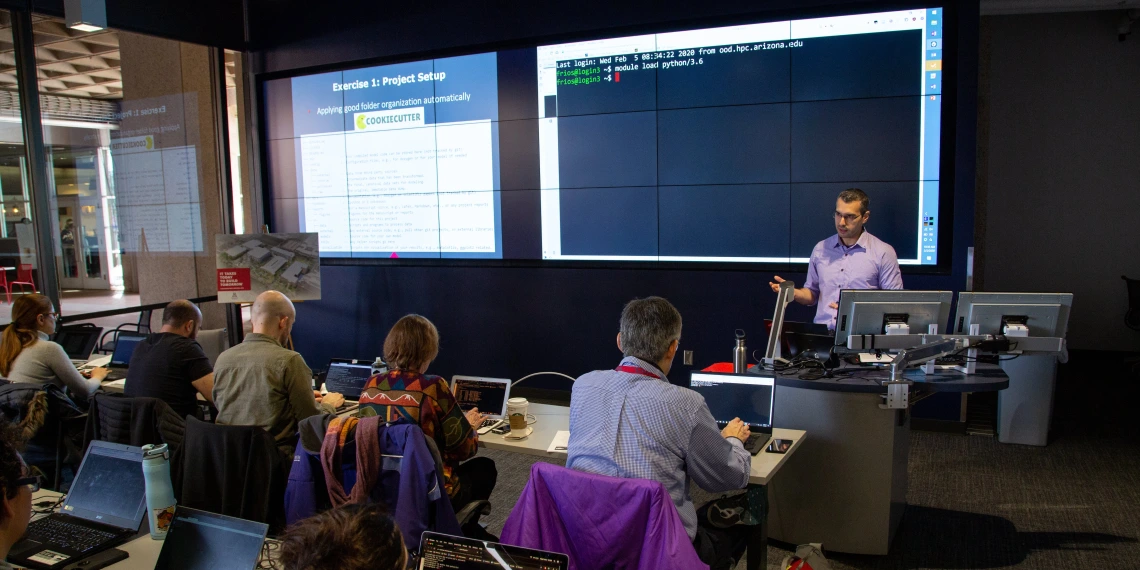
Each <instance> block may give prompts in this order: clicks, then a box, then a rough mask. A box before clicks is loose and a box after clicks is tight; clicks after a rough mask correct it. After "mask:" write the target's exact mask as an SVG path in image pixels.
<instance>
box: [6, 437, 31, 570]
mask: <svg viewBox="0 0 1140 570" xmlns="http://www.w3.org/2000/svg"><path fill="white" fill-rule="evenodd" d="M0 422H2V423H3V425H2V426H0V489H3V490H4V492H3V503H4V504H3V507H2V508H0V570H11V568H12V566H11V565H9V564H8V562H7V561H6V559H7V557H8V551H9V550H10V549H11V548H12V545H13V544H16V543H17V542H19V541H20V539H21V538H23V536H24V531H25V530H27V528H28V521H30V520H31V518H32V493H35V492H36V491H38V490H40V478H39V477H34V476H29V475H28V466H27V465H25V464H24V459H23V458H22V457H20V452H18V451H16V441H17V438H16V428H15V426H14V425H12V424H10V423H8V422H6V421H3V420H0Z"/></svg>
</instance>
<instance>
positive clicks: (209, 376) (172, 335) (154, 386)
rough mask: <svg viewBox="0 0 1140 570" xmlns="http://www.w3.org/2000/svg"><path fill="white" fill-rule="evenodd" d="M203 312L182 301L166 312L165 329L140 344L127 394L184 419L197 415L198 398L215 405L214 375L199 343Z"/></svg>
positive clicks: (163, 315)
mask: <svg viewBox="0 0 1140 570" xmlns="http://www.w3.org/2000/svg"><path fill="white" fill-rule="evenodd" d="M201 327H202V311H199V310H198V307H197V306H195V305H194V303H191V302H190V301H187V300H185V299H179V300H177V301H174V302H172V303H170V304H169V305H167V306H166V308H165V309H163V311H162V328H161V329H159V331H158V332H157V333H155V334H152V335H149V336H148V337H147V338H146V339H144V340H142V341H141V342H139V344H138V346H137V347H136V348H135V352H134V354H133V355H132V356H131V363H130V366H129V367H128V368H127V380H126V385H125V386H123V392H124V393H125V394H126V395H127V396H129V397H131V398H137V397H146V398H158V399H159V400H162V401H164V402H166V403H167V404H168V405H170V407H171V408H172V409H173V410H174V411H175V412H177V413H178V415H180V416H183V417H185V416H187V415H195V412H196V411H197V408H198V401H197V395H198V394H202V396H203V397H205V398H206V399H207V400H210V401H213V395H212V393H213V391H214V371H213V368H212V367H211V366H210V359H209V358H207V357H206V353H205V352H204V351H203V350H202V345H200V344H198V341H197V340H195V339H197V338H198V329H199V328H201Z"/></svg>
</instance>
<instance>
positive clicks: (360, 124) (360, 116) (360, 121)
mask: <svg viewBox="0 0 1140 570" xmlns="http://www.w3.org/2000/svg"><path fill="white" fill-rule="evenodd" d="M367 128H368V127H367V126H365V124H364V113H357V114H356V130H358V131H363V130H364V129H367Z"/></svg>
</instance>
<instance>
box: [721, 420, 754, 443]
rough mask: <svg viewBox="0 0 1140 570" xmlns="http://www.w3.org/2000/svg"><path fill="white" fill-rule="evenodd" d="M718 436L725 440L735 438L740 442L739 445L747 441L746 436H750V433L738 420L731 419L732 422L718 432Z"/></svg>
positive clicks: (742, 422)
mask: <svg viewBox="0 0 1140 570" xmlns="http://www.w3.org/2000/svg"><path fill="white" fill-rule="evenodd" d="M720 435H722V436H724V438H725V439H728V438H730V437H735V438H736V439H739V440H740V443H744V442H745V441H748V436H750V435H752V431H751V430H749V429H748V424H746V423H744V421H743V420H741V419H740V418H732V421H731V422H728V425H727V426H725V428H724V429H722V430H720Z"/></svg>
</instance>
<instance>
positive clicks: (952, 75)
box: [253, 2, 960, 275]
mask: <svg viewBox="0 0 1140 570" xmlns="http://www.w3.org/2000/svg"><path fill="white" fill-rule="evenodd" d="M935 7H936V8H939V9H940V10H942V11H943V25H942V29H943V34H942V35H943V37H944V38H954V39H955V46H954V49H950V50H944V51H943V60H942V78H943V79H942V84H943V85H944V86H946V85H949V86H951V89H944V90H943V93H942V116H941V121H940V129H941V130H940V135H941V137H940V143H939V144H940V148H939V152H940V155H941V156H940V158H939V188H938V215H939V218H941V221H940V222H939V223H938V233H937V240H938V247H937V251H938V262H937V264H934V265H902V266H900V268H901V270H902V272H903V273H904V274H908V275H950V274H951V273H952V268H953V260H952V259H951V257H952V254H953V241H954V197H955V194H956V192H955V186H956V172H955V169H956V160H955V157H956V146H957V144H956V143H957V117H958V97H957V89H958V87H959V85H958V50H959V49H960V46H958V45H957V39H958V37H959V19H958V10H957V7H956V6H955V5H954V3H952V2H925V3H897V4H895V3H885V4H883V5H878V6H873V7H872V6H868V5H865V4H860V5H856V6H849V7H832V8H830V9H827V8H796V9H788V10H766V11H755V12H748V13H742V14H736V15H733V16H727V17H715V18H695V19H689V20H681V21H674V22H671V23H660V24H652V25H636V26H622V27H610V28H599V29H597V30H591V31H588V32H581V33H572V34H557V35H542V36H535V37H531V38H527V39H526V40H518V41H507V42H491V43H483V44H472V45H467V46H462V47H458V48H447V49H441V50H428V51H419V52H409V53H404V54H399V55H396V56H390V57H377V58H364V59H360V60H352V61H344V62H338V63H335V64H328V65H318V66H310V67H304V68H298V69H290V70H287V71H279V72H268V73H259V74H255V75H254V78H253V80H254V101H255V105H256V116H257V117H258V125H257V135H256V136H257V137H258V141H257V142H258V146H259V148H264V146H265V143H266V142H267V141H268V140H269V139H268V137H267V128H268V126H267V116H266V115H267V114H266V108H265V104H264V103H265V102H264V98H265V90H264V84H265V82H267V81H272V80H275V79H287V78H293V77H298V76H303V75H310V74H314V73H323V72H331V71H344V70H350V69H359V68H362V67H370V66H380V65H391V64H398V63H408V62H416V61H422V60H426V59H434V58H445V57H455V56H463V55H472V54H479V53H486V52H497V51H507V50H515V49H535V48H537V47H538V46H541V45H550V44H559V43H569V42H577V41H589V40H599V39H608V38H615V37H622V36H626V35H638V34H649V33H668V32H676V31H685V30H694V29H701V28H711V27H720V26H731V25H742V24H755V23H764V22H772V21H782V20H796V19H804V18H818V17H831V16H844V15H853V14H866V13H873V12H887V11H895V10H920V9H926V8H935ZM535 121H537V118H536V119H535ZM536 126H537V122H536ZM258 155H259V156H258V160H259V166H260V181H261V189H262V191H261V196H260V198H261V199H260V202H261V204H260V206H261V210H262V211H261V212H260V213H261V215H262V220H263V221H264V223H265V224H266V225H267V226H268V227H269V230H270V231H276V230H275V228H273V227H272V225H273V211H272V206H273V204H272V202H273V200H272V199H271V197H270V195H269V188H270V185H269V172H270V169H269V164H268V153H266V152H264V151H262V150H259V153H258ZM500 192H501V191H500ZM826 237H828V236H826V235H824V236H820V239H824V238H826ZM500 253H501V252H500ZM919 253H920V255H921V250H920V252H919ZM320 260H321V264H322V265H329V266H384V267H401V266H407V267H499V268H503V267H507V268H510V267H518V268H536V267H538V268H563V269H625V270H629V269H649V270H687V271H694V270H697V271H706V270H707V271H756V270H764V271H787V272H804V271H807V266H808V264H807V263H793V262H729V261H600V260H597V261H595V260H588V261H587V260H548V259H541V258H535V259H503V258H491V259H456V258H431V257H426V258H420V257H414V258H396V259H392V258H373V257H325V256H322V257H321V258H320Z"/></svg>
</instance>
